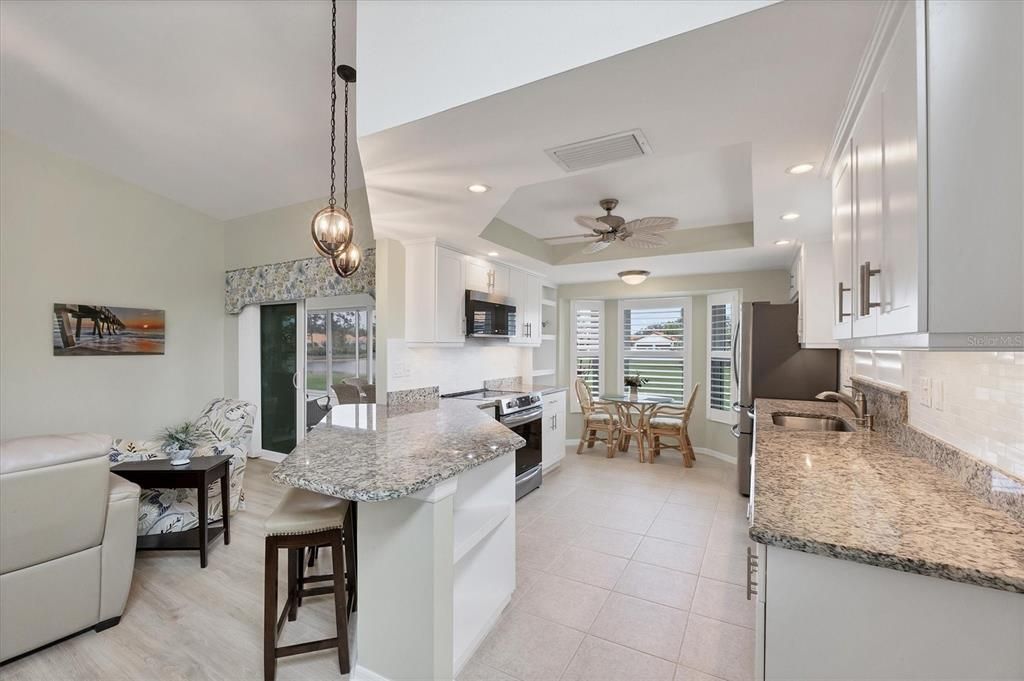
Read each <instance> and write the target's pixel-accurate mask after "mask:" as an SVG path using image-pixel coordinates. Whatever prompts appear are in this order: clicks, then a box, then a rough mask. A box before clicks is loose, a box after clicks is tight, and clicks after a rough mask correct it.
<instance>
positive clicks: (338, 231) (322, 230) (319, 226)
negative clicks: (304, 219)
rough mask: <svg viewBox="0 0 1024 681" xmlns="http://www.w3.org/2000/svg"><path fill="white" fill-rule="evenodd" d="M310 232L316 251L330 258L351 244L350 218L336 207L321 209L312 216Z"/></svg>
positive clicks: (342, 209) (344, 211) (346, 212)
mask: <svg viewBox="0 0 1024 681" xmlns="http://www.w3.org/2000/svg"><path fill="white" fill-rule="evenodd" d="M310 231H311V232H312V235H313V245H314V246H316V250H317V251H319V252H320V254H321V255H323V256H324V257H327V258H330V257H331V256H333V255H334V254H335V253H338V252H340V251H343V250H345V249H346V248H348V245H349V244H350V243H352V216H351V215H349V214H348V211H347V210H345V209H344V208H339V207H338V206H327V207H326V208H321V209H320V210H319V211H317V213H316V215H314V216H313V220H312V222H311V223H310Z"/></svg>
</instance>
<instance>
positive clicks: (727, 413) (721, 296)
mask: <svg viewBox="0 0 1024 681" xmlns="http://www.w3.org/2000/svg"><path fill="white" fill-rule="evenodd" d="M738 304H739V296H738V295H737V293H736V291H725V292H723V293H714V294H712V295H709V296H708V390H707V417H708V418H709V419H711V420H713V421H720V422H722V423H733V421H734V416H733V412H732V403H733V399H734V398H733V390H734V389H735V385H734V384H733V376H732V343H733V328H734V324H735V320H736V315H737V314H738V313H739V307H738Z"/></svg>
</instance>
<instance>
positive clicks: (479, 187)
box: [466, 184, 491, 194]
mask: <svg viewBox="0 0 1024 681" xmlns="http://www.w3.org/2000/svg"><path fill="white" fill-rule="evenodd" d="M466 189H468V190H469V191H471V192H473V193H474V194H483V193H484V192H488V191H490V190H491V188H490V187H488V186H487V185H486V184H471V185H469V186H468V187H466Z"/></svg>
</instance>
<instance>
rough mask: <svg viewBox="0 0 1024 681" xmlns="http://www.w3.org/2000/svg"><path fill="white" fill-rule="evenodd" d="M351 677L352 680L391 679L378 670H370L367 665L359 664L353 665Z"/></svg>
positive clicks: (381, 680)
mask: <svg viewBox="0 0 1024 681" xmlns="http://www.w3.org/2000/svg"><path fill="white" fill-rule="evenodd" d="M350 678H351V679H352V681H391V680H390V679H388V678H386V677H384V676H381V675H380V674H378V673H377V672H374V671H370V670H369V669H367V668H366V667H363V666H362V665H358V664H357V665H355V666H354V667H352V674H351V677H350Z"/></svg>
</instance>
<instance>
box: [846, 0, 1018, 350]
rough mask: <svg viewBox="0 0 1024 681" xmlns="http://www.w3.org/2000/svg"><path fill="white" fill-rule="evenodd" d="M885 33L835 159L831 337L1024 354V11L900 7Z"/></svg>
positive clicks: (941, 1)
mask: <svg viewBox="0 0 1024 681" xmlns="http://www.w3.org/2000/svg"><path fill="white" fill-rule="evenodd" d="M876 30H877V34H876V36H874V38H873V40H872V41H871V43H870V45H871V48H870V50H871V51H869V53H868V54H867V55H866V56H865V59H864V61H863V62H862V65H861V72H860V73H859V74H858V77H857V79H856V85H855V88H854V91H853V92H852V93H851V96H850V98H849V101H850V102H851V103H852V104H851V107H850V108H849V109H848V110H847V111H845V112H844V114H843V117H842V121H843V123H842V124H841V126H840V128H839V130H838V131H837V134H836V138H835V139H836V141H835V142H834V143H833V148H832V150H830V153H829V158H830V159H832V161H831V162H830V164H829V167H830V171H831V173H832V175H831V177H832V182H833V211H832V212H833V225H832V226H833V258H834V274H833V282H832V284H833V296H834V308H833V313H834V322H833V337H834V338H836V339H842V340H846V339H850V340H849V342H848V343H844V345H845V346H848V347H896V348H900V347H903V348H914V347H921V348H934V349H942V348H951V349H955V348H966V349H974V348H980V349H990V350H993V349H1006V350H1020V349H1024V274H1022V272H1024V230H1022V229H1021V225H1022V224H1024V192H1021V190H1020V189H1021V187H1022V186H1024V164H1021V162H1020V158H1021V153H1020V150H1021V149H1022V147H1024V125H1021V120H1022V119H1024V104H1022V102H1024V47H1022V45H1024V4H1022V3H1017V2H1005V3H1001V2H959V1H953V2H947V1H945V0H930V1H929V2H923V1H918V2H909V3H891V4H888V5H886V6H885V7H884V8H883V11H882V17H881V20H880V21H879V23H878V25H877V28H876ZM925 36H927V41H926V40H925ZM1009 150H1012V151H1009ZM847 289H850V290H849V291H847ZM847 314H849V315H850V316H849V317H847V316H846V315H847Z"/></svg>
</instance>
